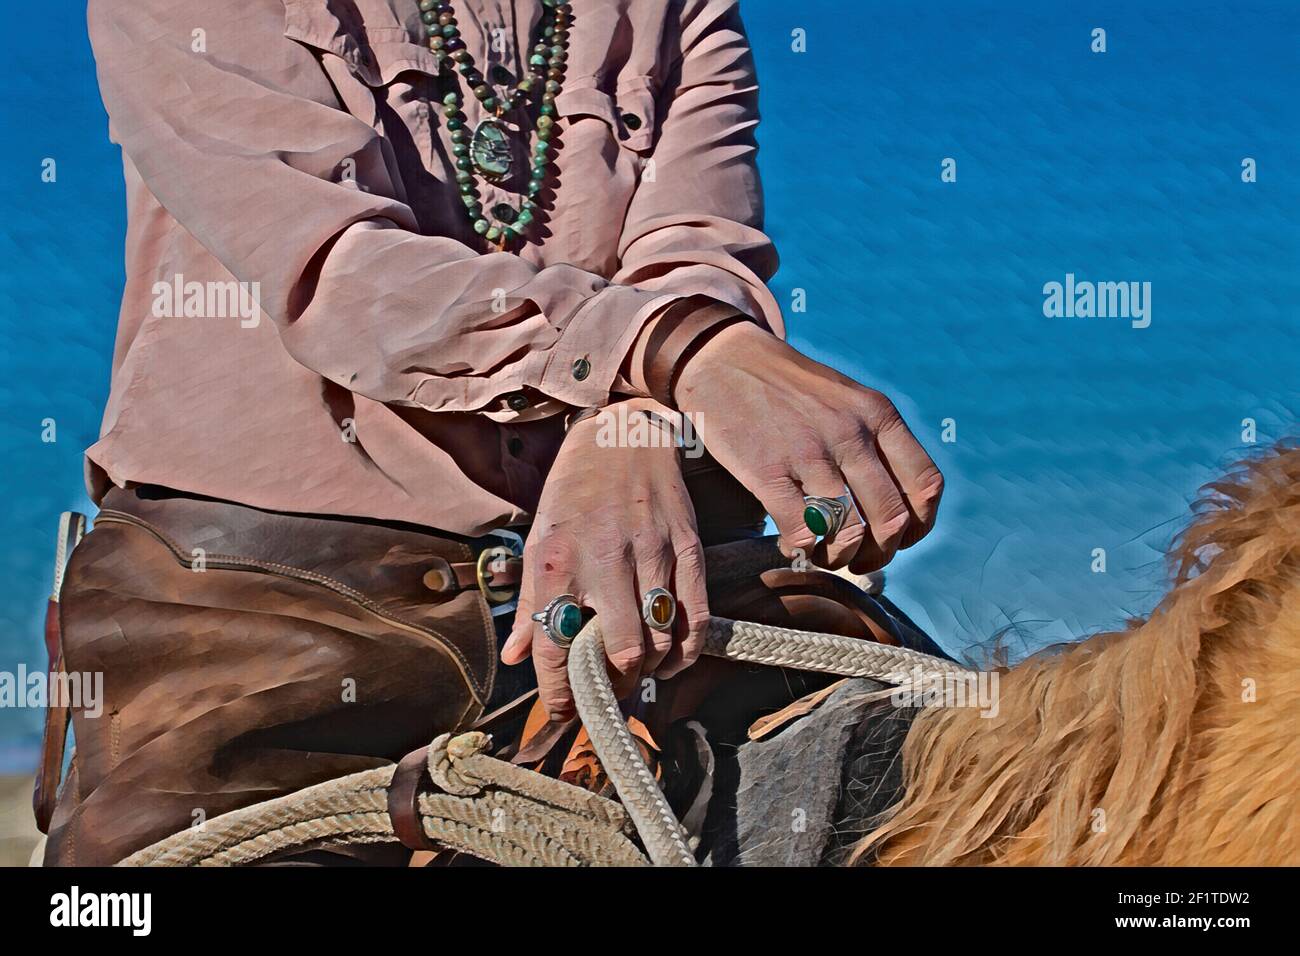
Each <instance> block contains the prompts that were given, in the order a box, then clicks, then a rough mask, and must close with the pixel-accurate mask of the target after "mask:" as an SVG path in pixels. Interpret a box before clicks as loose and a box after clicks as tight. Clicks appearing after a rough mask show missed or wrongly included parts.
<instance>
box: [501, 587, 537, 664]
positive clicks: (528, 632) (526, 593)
mask: <svg viewBox="0 0 1300 956" xmlns="http://www.w3.org/2000/svg"><path fill="white" fill-rule="evenodd" d="M535 607H536V604H535V603H534V601H533V586H532V575H531V574H529V567H528V563H527V561H525V563H524V570H523V579H522V580H521V581H520V582H519V601H518V602H517V603H516V604H515V620H514V624H512V625H511V626H510V636H509V637H507V638H506V642H505V644H504V645H502V647H501V662H502V663H503V664H518V663H520V662H522V661H525V660H527V659H528V655H529V653H530V652H531V650H532V646H533V634H534V630H535V628H536V626H537V622H536V621H534V620H533V619H532V616H533V610H534V608H535Z"/></svg>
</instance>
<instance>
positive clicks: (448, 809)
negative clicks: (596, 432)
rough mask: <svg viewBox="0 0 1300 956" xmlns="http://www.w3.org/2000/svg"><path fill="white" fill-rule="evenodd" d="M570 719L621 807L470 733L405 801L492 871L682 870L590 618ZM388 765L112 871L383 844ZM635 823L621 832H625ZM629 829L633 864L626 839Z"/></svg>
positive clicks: (433, 759) (754, 647) (438, 835)
mask: <svg viewBox="0 0 1300 956" xmlns="http://www.w3.org/2000/svg"><path fill="white" fill-rule="evenodd" d="M706 562H707V569H708V576H709V581H710V583H713V584H716V583H719V582H722V583H726V582H728V581H740V580H743V579H748V578H751V577H753V576H754V575H756V574H758V573H761V572H762V571H765V570H769V569H771V568H776V567H781V566H783V565H785V564H786V558H784V556H782V555H781V553H780V551H779V550H778V549H777V548H776V546H775V544H774V543H773V539H770V538H764V539H758V540H752V541H742V542H736V543H733V544H727V545H719V546H715V547H712V548H709V549H707V550H706ZM703 650H704V653H705V654H709V655H712V656H714V657H725V658H728V659H730V660H736V661H746V662H750V663H755V664H769V665H772V666H774V667H791V668H797V669H800V670H809V671H821V672H824V673H829V674H839V675H843V676H846V677H870V678H874V679H876V680H879V681H883V682H885V683H889V684H905V683H909V682H911V681H913V680H916V679H917V678H918V677H919V678H920V679H922V680H926V679H931V678H935V677H942V676H943V675H947V674H962V673H965V672H966V671H965V669H964V668H962V667H961V666H959V665H957V664H954V663H952V662H951V661H947V660H943V659H941V658H937V657H933V656H931V655H929V654H922V653H919V652H917V651H912V650H908V649H907V648H902V647H894V646H891V645H887V644H876V643H873V642H870V641H861V640H857V639H854V638H848V637H840V636H837V635H833V634H818V633H814V632H810V631H796V630H792V629H790V628H782V627H768V626H766V625H763V624H753V623H749V622H747V621H732V620H728V619H727V618H721V617H715V618H712V619H710V621H709V626H708V632H707V636H706V638H705V644H704V649H703ZM569 681H570V683H571V685H572V687H573V694H574V702H575V704H576V706H577V710H578V715H579V716H580V717H581V718H582V723H583V725H584V726H585V727H586V730H587V734H588V736H589V737H590V738H591V742H592V746H593V747H594V749H595V751H596V755H597V756H598V757H599V758H600V762H601V765H602V766H603V767H604V769H605V773H606V774H607V775H608V777H609V779H610V781H611V782H612V783H613V785H614V788H615V790H616V791H617V792H618V796H619V799H620V800H621V805H620V804H619V803H615V802H614V801H612V800H607V799H605V798H604V797H600V796H597V795H596V794H594V793H591V792H589V791H587V790H583V789H582V788H580V787H575V786H573V785H571V784H568V783H565V782H563V781H561V780H556V779H553V778H551V777H547V776H543V775H542V774H539V773H534V772H533V771H531V770H526V769H524V768H522V767H517V766H515V765H514V764H511V763H508V762H506V761H503V760H498V759H496V758H494V757H491V756H488V754H487V753H485V752H484V751H485V750H486V749H487V748H488V747H489V746H490V744H491V739H490V738H489V737H488V736H487V735H486V734H482V733H478V732H471V733H467V734H461V735H459V736H456V737H453V736H451V735H450V734H443V735H442V736H441V737H439V738H437V739H436V740H435V741H434V742H433V744H432V745H431V746H430V747H429V755H428V771H429V777H430V779H431V780H432V782H433V785H434V788H433V789H432V790H428V791H421V792H420V793H419V795H418V798H417V804H418V808H419V815H420V824H421V827H422V828H423V830H424V833H425V836H426V837H428V838H429V840H431V841H433V842H435V843H437V844H440V845H443V846H446V847H449V848H451V849H454V850H459V851H461V852H463V853H467V854H470V855H471V856H475V857H478V858H479V859H483V860H487V861H489V862H492V863H499V864H502V865H505V866H635V865H644V864H646V863H647V862H649V863H653V864H655V865H657V866H694V865H695V855H694V853H693V852H692V851H691V848H690V845H689V843H688V842H687V838H686V834H685V831H684V830H683V829H682V826H681V824H680V823H678V822H677V818H676V817H675V816H674V815H673V812H672V809H671V808H670V807H669V806H668V801H667V800H665V799H664V796H663V793H662V792H661V791H660V789H659V786H658V784H657V783H656V782H655V779H654V776H653V775H652V774H651V773H650V770H649V768H648V767H647V766H646V764H645V761H644V760H643V759H642V757H641V754H640V752H639V751H638V750H637V747H636V744H635V742H634V740H633V737H632V734H631V732H630V731H629V730H628V728H627V723H626V721H625V720H624V718H623V714H622V712H621V710H620V709H619V704H618V700H617V699H616V698H615V697H614V691H613V688H612V687H611V686H610V681H609V676H608V673H607V671H606V667H605V649H604V643H603V639H602V636H601V632H600V625H599V622H598V621H596V620H595V619H593V620H591V621H590V622H588V624H587V626H586V627H584V628H583V630H582V632H581V633H580V634H579V635H578V636H577V638H576V639H575V640H574V642H573V646H572V647H571V648H570V651H569ZM394 769H395V768H394V767H380V768H378V769H375V770H366V771H363V772H361V773H356V774H351V775H350V776H347V777H341V778H339V779H337V780H330V781H327V782H326V783H322V784H318V785H316V786H314V787H308V788H307V789H305V790H300V791H298V792H297V793H293V794H289V795H288V796H285V797H280V798H278V799H275V800H269V801H267V802H265V803H259V804H256V805H254V806H251V807H246V808H244V809H242V810H235V811H233V812H231V813H226V814H223V815H221V816H219V817H216V818H214V819H212V820H209V821H207V822H206V823H204V824H202V825H201V826H198V827H194V828H191V829H188V830H184V831H182V832H180V833H177V834H174V835H172V836H169V837H167V838H166V839H164V840H162V841H160V842H158V843H155V844H154V845H153V846H150V847H146V848H145V849H143V850H140V851H139V852H137V853H134V854H132V855H131V856H129V857H127V858H126V859H125V860H123V861H122V862H121V863H119V864H118V865H119V866H239V865H246V864H250V863H255V862H258V861H260V860H264V859H266V858H268V857H272V856H276V855H281V854H284V853H287V852H302V851H303V850H307V849H313V848H316V847H323V846H338V845H346V844H358V843H395V842H398V840H397V836H396V835H395V834H394V832H393V823H392V820H391V819H390V817H389V813H388V788H389V785H390V784H391V783H392V779H393V773H394ZM633 826H635V831H633V829H632V827H633ZM633 832H635V834H636V835H638V836H639V837H640V840H641V845H642V846H643V847H644V848H645V851H646V855H648V857H649V859H648V860H647V859H646V856H643V855H642V853H641V852H640V850H638V849H637V847H636V844H635V843H634V842H633V841H632V839H631V837H632V835H633Z"/></svg>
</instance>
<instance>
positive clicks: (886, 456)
mask: <svg viewBox="0 0 1300 956" xmlns="http://www.w3.org/2000/svg"><path fill="white" fill-rule="evenodd" d="M886 404H887V405H888V407H887V408H886V409H883V410H882V411H881V412H880V417H879V418H878V419H877V421H876V422H875V423H871V422H869V424H872V425H873V431H874V433H875V444H876V447H877V448H878V449H879V451H880V459H881V461H882V463H883V464H884V466H885V467H886V468H887V469H888V470H889V472H890V474H891V475H892V476H893V478H894V481H895V483H896V484H897V486H898V488H899V490H900V491H902V493H903V496H904V498H906V499H907V506H908V510H909V511H910V512H911V514H912V517H913V520H912V522H911V523H910V524H909V525H908V528H907V532H906V534H904V536H903V540H902V543H901V545H900V546H901V547H904V548H907V547H911V546H912V545H913V544H915V543H916V542H917V541H920V540H921V539H922V538H924V537H925V536H926V534H928V533H929V531H930V529H931V528H933V527H934V520H935V517H936V516H937V515H938V512H939V499H940V498H942V497H943V474H942V473H941V472H940V471H939V466H938V465H936V464H935V463H934V459H932V458H931V457H930V456H929V455H928V454H927V453H926V451H925V449H924V448H922V447H921V443H920V442H918V441H917V440H916V436H915V435H913V434H912V430H911V429H910V428H908V427H907V423H906V422H904V421H903V417H902V416H901V415H900V414H898V410H897V409H896V408H894V406H893V405H892V404H891V403H886Z"/></svg>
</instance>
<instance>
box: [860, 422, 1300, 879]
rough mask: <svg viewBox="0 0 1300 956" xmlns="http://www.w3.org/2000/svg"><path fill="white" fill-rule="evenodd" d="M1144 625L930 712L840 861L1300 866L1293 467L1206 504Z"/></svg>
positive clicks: (1297, 502) (1262, 468)
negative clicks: (882, 814) (986, 699)
mask: <svg viewBox="0 0 1300 956" xmlns="http://www.w3.org/2000/svg"><path fill="white" fill-rule="evenodd" d="M1193 510H1194V512H1196V513H1197V514H1198V516H1197V517H1196V519H1195V520H1194V521H1193V522H1192V524H1191V525H1190V526H1189V527H1188V528H1187V529H1186V531H1184V532H1183V534H1182V535H1181V536H1180V538H1179V539H1178V540H1177V541H1176V542H1175V546H1174V548H1173V550H1172V552H1171V553H1170V555H1169V561H1170V565H1171V569H1172V571H1173V581H1174V584H1173V587H1172V588H1171V590H1170V591H1169V593H1168V594H1167V595H1166V596H1165V598H1164V599H1163V600H1162V601H1161V602H1160V605H1159V606H1158V607H1157V608H1156V610H1155V611H1154V612H1153V613H1152V615H1151V617H1150V618H1149V619H1148V620H1146V621H1145V622H1138V623H1135V624H1134V625H1133V626H1132V627H1131V628H1130V629H1129V630H1127V631H1122V632H1117V633H1111V634H1104V635H1100V636H1098V637H1095V638H1093V639H1091V640H1088V641H1086V642H1082V643H1080V644H1076V645H1071V646H1070V647H1069V648H1068V649H1066V650H1064V651H1060V652H1057V653H1053V654H1043V655H1040V656H1037V657H1034V658H1030V659H1029V660H1027V661H1025V662H1023V663H1022V664H1020V665H1019V666H1017V667H1015V668H1012V669H1011V670H1009V671H1007V672H1005V673H1003V674H1002V675H1001V679H1000V684H1001V687H1000V691H1001V693H1000V699H999V704H1000V710H999V713H998V715H997V716H996V717H993V718H985V717H981V716H980V711H979V710H976V709H975V708H944V707H935V708H931V709H928V710H926V711H924V712H923V713H922V714H921V715H920V717H918V719H917V721H916V723H915V724H914V726H913V728H912V730H911V732H910V733H909V735H908V737H907V741H906V743H905V745H904V748H903V775H904V782H905V785H906V796H905V797H904V798H903V800H902V801H901V802H900V803H899V804H898V805H897V806H896V807H895V808H894V811H893V813H892V816H891V817H890V819H889V820H888V821H887V822H886V823H885V824H884V825H883V826H881V827H879V828H878V829H877V830H875V831H874V832H873V833H871V834H869V835H868V836H867V837H866V838H864V839H863V841H862V842H861V843H860V844H859V845H858V846H857V848H856V850H855V852H854V855H853V860H854V862H859V863H861V862H866V861H868V860H873V859H874V861H876V862H879V863H883V864H904V865H961V864H1012V865H1016V864H1035V865H1071V866H1073V865H1114V864H1120V865H1202V866H1204V865H1229V866H1231V865H1244V864H1263V865H1275V864H1292V865H1294V864H1297V863H1300V796H1298V793H1300V788H1298V787H1297V784H1296V776H1295V775H1296V770H1297V767H1300V732H1298V731H1300V727H1298V723H1297V722H1298V718H1300V448H1296V447H1279V448H1277V449H1274V450H1273V451H1272V452H1271V453H1269V454H1268V455H1267V456H1264V457H1260V458H1258V459H1255V460H1252V461H1247V462H1245V463H1243V464H1241V465H1240V466H1238V468H1237V469H1236V470H1235V471H1234V472H1232V473H1231V474H1229V475H1228V476H1227V477H1225V478H1223V479H1221V480H1219V481H1216V482H1213V483H1212V484H1210V485H1207V486H1206V488H1204V489H1202V495H1201V497H1200V500H1199V501H1198V502H1197V505H1196V506H1195V507H1194V509H1193Z"/></svg>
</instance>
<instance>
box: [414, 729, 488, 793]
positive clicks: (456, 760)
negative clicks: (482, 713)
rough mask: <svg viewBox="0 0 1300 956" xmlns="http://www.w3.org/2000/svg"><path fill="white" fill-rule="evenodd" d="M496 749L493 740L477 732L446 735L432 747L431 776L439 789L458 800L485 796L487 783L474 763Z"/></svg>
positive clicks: (430, 752)
mask: <svg viewBox="0 0 1300 956" xmlns="http://www.w3.org/2000/svg"><path fill="white" fill-rule="evenodd" d="M491 746H492V737H491V736H490V735H488V734H485V733H482V732H480V731H477V730H474V731H470V732H469V733H467V734H459V735H457V736H455V737H453V736H452V735H451V734H443V735H442V736H441V737H438V738H437V739H436V740H434V742H433V743H431V744H430V745H429V776H430V778H432V780H433V782H434V784H436V785H437V787H438V789H439V790H442V791H443V792H445V793H450V794H454V795H455V796H458V797H472V796H475V795H476V794H479V793H482V791H483V786H484V784H485V783H486V781H484V780H483V779H481V778H480V777H479V776H477V775H476V774H475V773H474V772H473V770H472V769H471V768H470V761H471V760H472V759H473V758H475V757H477V756H478V755H479V754H481V753H483V752H484V751H486V750H487V749H488V748H489V747H491Z"/></svg>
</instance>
